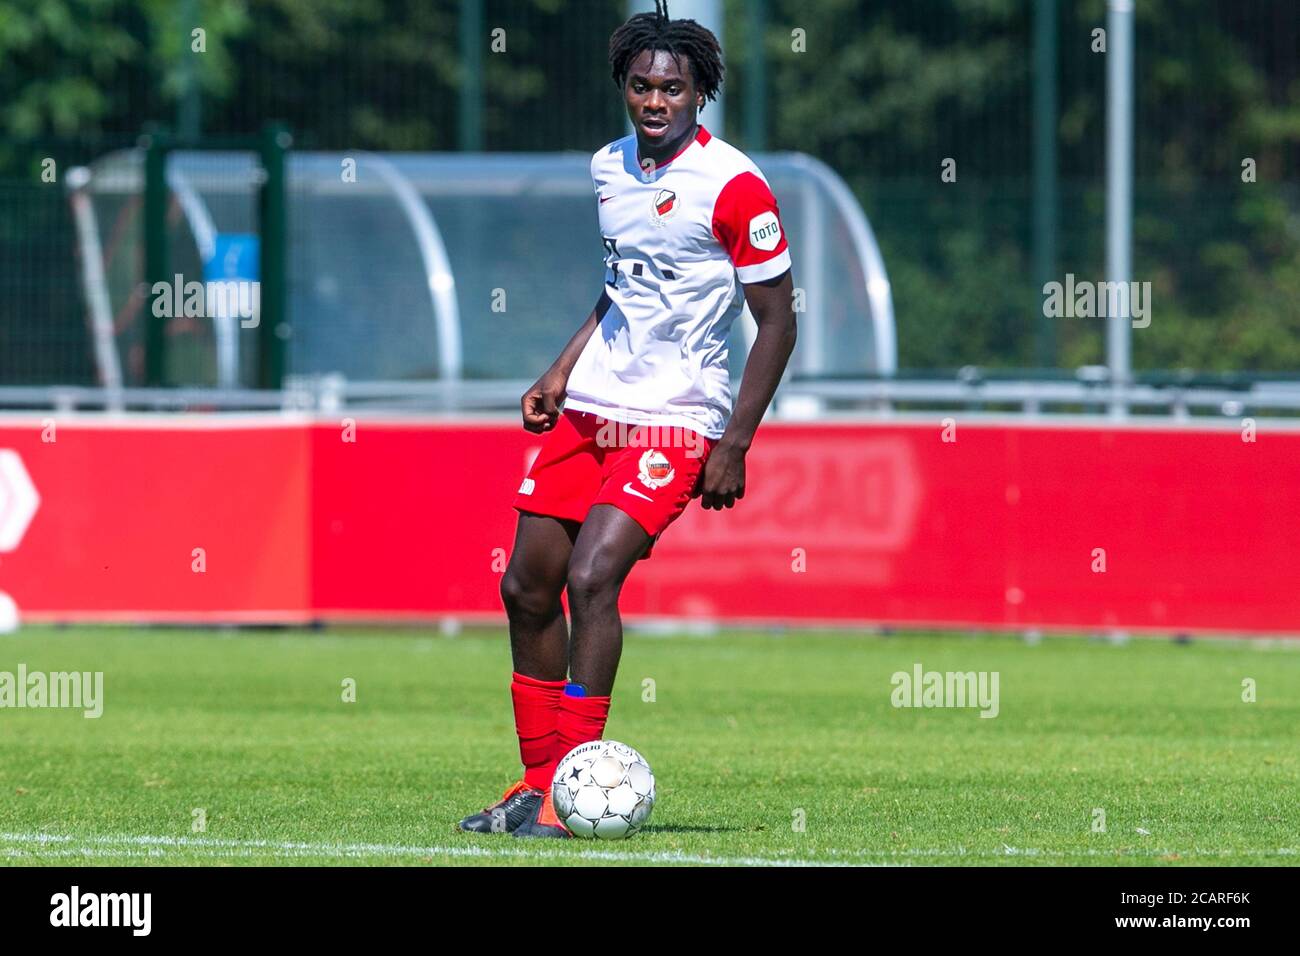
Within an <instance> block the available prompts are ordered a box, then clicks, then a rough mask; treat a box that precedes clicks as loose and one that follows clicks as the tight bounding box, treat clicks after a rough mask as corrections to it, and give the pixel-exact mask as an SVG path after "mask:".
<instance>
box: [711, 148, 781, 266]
mask: <svg viewBox="0 0 1300 956" xmlns="http://www.w3.org/2000/svg"><path fill="white" fill-rule="evenodd" d="M713 235H714V237H715V238H717V240H718V242H719V243H721V245H722V248H723V249H726V250H727V255H729V256H730V257H731V261H732V263H733V264H734V265H735V266H736V271H737V272H738V273H740V279H741V281H742V282H760V281H762V280H764V279H772V278H775V277H776V276H779V275H780V274H781V273H783V272H784V271H785V270H786V269H788V268H790V253H789V251H788V246H787V244H786V241H785V229H784V228H783V227H782V225H781V210H780V209H778V208H777V205H776V197H775V196H773V195H772V190H770V189H768V187H767V183H765V182H763V180H762V179H760V178H759V177H758V176H756V175H754V174H753V173H750V172H745V173H741V174H740V175H739V176H736V177H734V178H733V179H732V180H731V181H730V182H728V183H727V185H725V186H723V187H722V191H721V192H720V193H718V199H717V201H716V202H715V203H714V204H713Z"/></svg>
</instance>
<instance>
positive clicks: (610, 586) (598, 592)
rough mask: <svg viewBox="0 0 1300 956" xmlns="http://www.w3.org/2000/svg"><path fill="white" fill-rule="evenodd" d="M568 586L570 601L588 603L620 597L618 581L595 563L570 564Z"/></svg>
mask: <svg viewBox="0 0 1300 956" xmlns="http://www.w3.org/2000/svg"><path fill="white" fill-rule="evenodd" d="M567 586H568V589H569V600H570V601H579V602H584V603H586V602H592V601H598V600H601V599H613V598H617V597H618V581H616V580H615V578H614V575H612V574H610V573H609V572H608V571H606V570H605V569H604V568H601V567H600V566H598V565H596V564H593V563H588V562H578V563H574V564H570V565H569V577H568V582H567Z"/></svg>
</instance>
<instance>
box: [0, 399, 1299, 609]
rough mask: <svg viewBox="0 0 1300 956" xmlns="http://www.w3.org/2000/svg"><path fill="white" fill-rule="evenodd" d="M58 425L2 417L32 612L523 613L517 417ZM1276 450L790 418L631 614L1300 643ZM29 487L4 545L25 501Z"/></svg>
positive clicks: (691, 520)
mask: <svg viewBox="0 0 1300 956" xmlns="http://www.w3.org/2000/svg"><path fill="white" fill-rule="evenodd" d="M50 431H51V429H50V428H49V423H48V422H46V423H45V425H44V426H43V425H42V423H41V421H40V420H39V419H36V418H33V419H30V420H27V419H15V418H13V417H10V418H7V419H5V420H4V421H3V422H0V450H9V451H11V452H13V457H14V458H16V459H18V460H20V461H21V463H22V467H23V469H24V471H25V473H26V474H27V475H29V476H30V481H31V484H32V486H33V487H34V489H35V492H36V493H37V494H38V495H39V506H38V507H36V510H35V513H34V515H31V516H30V521H29V523H28V524H26V526H25V528H24V529H23V532H22V534H21V540H20V541H18V542H17V543H16V544H15V545H14V546H13V547H12V548H10V549H9V550H3V549H4V542H3V540H0V591H3V592H6V593H8V594H9V595H10V596H11V597H12V598H13V599H14V601H15V602H16V603H17V605H18V607H19V608H20V610H21V612H22V614H23V616H24V617H25V618H27V619H31V620H148V621H233V622H251V621H268V622H277V621H310V620H342V619H366V620H384V619H395V618H396V619H413V620H418V619H432V618H437V617H446V616H452V617H462V618H467V619H481V620H494V621H500V620H503V614H502V611H501V603H500V599H499V597H498V594H497V588H498V585H499V582H500V577H501V571H502V569H503V568H504V565H505V561H506V559H507V558H508V556H509V552H510V547H511V542H512V539H513V534H514V520H515V516H514V512H513V511H512V510H511V508H510V502H511V500H512V498H513V494H514V491H515V490H516V488H517V487H518V485H519V482H520V479H521V478H522V476H523V473H524V471H525V469H526V467H527V464H528V461H529V459H530V456H531V455H532V454H534V453H535V451H536V448H537V447H538V445H539V443H540V441H541V440H542V439H540V438H539V437H537V436H533V435H529V434H527V433H525V432H523V431H522V430H521V429H520V428H519V427H518V426H517V425H515V424H514V423H512V422H506V421H500V422H494V421H493V422H485V421H465V420H461V421H454V420H448V421H424V420H400V421H397V420H392V421H389V420H385V421H379V420H373V421H372V420H368V419H364V418H363V419H360V420H359V421H357V422H355V425H350V424H348V423H345V422H339V421H325V420H320V419H316V420H306V419H291V418H284V417H268V418H241V419H230V418H213V417H207V418H200V417H185V418H181V417H175V418H162V417H156V418H118V419H103V420H85V419H73V420H68V421H60V422H57V423H56V425H55V428H54V432H53V435H51V434H50ZM945 437H946V438H949V439H955V440H945ZM1248 437H1249V436H1248ZM1254 437H1255V440H1253V441H1245V440H1243V437H1242V434H1241V432H1239V431H1237V430H1235V429H1214V428H1208V427H1202V428H1192V427H1172V426H1168V427H1151V426H1138V425H1123V426H1113V425H1109V424H1107V425H1096V424H1092V425H1060V424H1052V425H1031V424H1025V423H1023V422H1018V423H1001V424H977V423H961V422H960V421H959V422H958V424H957V426H956V429H955V433H954V431H953V430H952V429H949V430H947V432H945V429H944V428H943V427H942V426H941V425H940V423H939V422H938V421H935V422H933V423H908V424H893V423H891V424H880V423H875V422H855V423H817V424H811V423H810V424H792V423H771V424H767V425H764V426H763V428H762V429H761V430H760V432H759V438H758V441H757V442H756V444H755V446H754V448H753V449H752V450H751V452H750V454H749V458H748V462H747V465H748V486H747V491H746V495H745V497H744V499H743V500H741V501H740V502H738V503H737V506H736V507H735V508H734V509H732V510H729V511H724V512H720V513H719V512H706V511H703V510H702V509H701V508H700V507H699V506H698V503H696V504H692V506H691V507H690V509H689V510H688V511H687V513H686V514H685V515H684V516H683V517H682V518H681V519H680V520H679V521H678V522H677V523H676V524H675V525H674V526H673V527H672V528H671V529H670V530H669V531H668V532H667V533H666V534H665V535H664V536H663V538H662V540H661V541H660V542H659V544H658V545H657V546H656V548H655V555H654V557H653V558H651V559H650V560H648V561H643V562H641V563H640V564H638V566H637V568H636V569H635V570H634V571H633V573H632V576H631V577H630V578H629V580H628V582H627V584H626V586H625V589H624V593H623V599H622V602H621V604H622V607H623V609H624V612H625V613H626V614H627V615H628V616H629V617H632V618H635V617H648V616H657V617H659V616H661V617H681V618H701V617H702V618H709V619H714V620H719V621H736V622H770V623H790V624H799V623H814V622H830V623H837V622H838V623H846V624H848V623H878V624H893V625H916V626H931V625H933V626H972V627H990V628H1008V629H1026V628H1031V627H1037V628H1045V629H1060V630H1107V629H1125V630H1135V631H1142V630H1151V631H1157V632H1175V631H1187V632H1225V633H1234V634H1236V633H1242V634H1247V633H1282V634H1287V633H1300V534H1297V531H1298V530H1300V517H1297V516H1298V515H1300V501H1298V500H1297V499H1300V433H1298V432H1296V431H1291V430H1281V429H1278V430H1270V429H1269V428H1268V426H1267V425H1261V427H1260V429H1259V431H1258V434H1257V435H1256V436H1254ZM50 438H53V440H49V439H50ZM3 464H4V462H3V461H0V465H3ZM8 467H9V468H10V469H12V463H11V464H10V465H9V466H8ZM5 474H6V469H5V468H4V467H0V539H2V538H3V537H4V534H5V533H6V528H8V529H9V531H8V535H9V537H10V538H12V537H13V528H15V527H16V526H17V522H16V520H10V521H9V523H8V524H6V520H7V519H6V510H5V509H6V508H13V507H17V505H15V504H13V502H14V501H17V500H18V499H19V498H21V497H22V496H21V494H20V493H16V492H12V491H10V492H6V490H5V489H6V487H8V486H7V485H6V483H5V481H4V480H3V479H4V476H5ZM7 502H8V504H7ZM19 503H21V502H19Z"/></svg>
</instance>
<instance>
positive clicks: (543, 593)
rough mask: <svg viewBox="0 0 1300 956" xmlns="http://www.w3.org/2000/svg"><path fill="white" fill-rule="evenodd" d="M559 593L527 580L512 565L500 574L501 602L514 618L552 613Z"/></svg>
mask: <svg viewBox="0 0 1300 956" xmlns="http://www.w3.org/2000/svg"><path fill="white" fill-rule="evenodd" d="M559 597H560V596H559V594H552V593H551V592H550V590H549V589H547V588H545V587H541V586H539V585H538V584H536V583H534V582H531V581H529V580H528V579H527V578H526V577H525V576H524V575H522V574H520V573H519V572H518V571H517V570H515V569H514V567H513V566H511V567H508V568H507V569H506V573H505V574H503V575H502V576H501V603H502V604H504V605H505V607H506V614H508V615H509V616H510V617H511V618H512V619H514V620H529V619H542V618H546V617H548V615H550V614H553V613H554V610H555V607H556V605H557V604H558V602H559Z"/></svg>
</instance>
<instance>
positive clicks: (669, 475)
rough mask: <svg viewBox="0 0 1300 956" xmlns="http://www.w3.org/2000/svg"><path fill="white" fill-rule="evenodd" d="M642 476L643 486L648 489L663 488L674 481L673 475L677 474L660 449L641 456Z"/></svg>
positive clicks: (652, 449)
mask: <svg viewBox="0 0 1300 956" xmlns="http://www.w3.org/2000/svg"><path fill="white" fill-rule="evenodd" d="M639 470H640V474H639V475H638V477H639V478H640V479H641V484H643V485H645V486H646V487H647V488H662V487H663V486H664V485H666V484H668V483H669V482H670V481H672V480H673V475H675V474H676V473H677V472H676V471H675V470H674V469H673V463H672V462H671V461H669V460H668V457H667V456H666V455H665V454H664V453H663V452H661V451H659V449H657V448H651V449H650V450H649V451H647V452H646V453H645V454H644V455H642V456H641V464H640V468H639Z"/></svg>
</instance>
